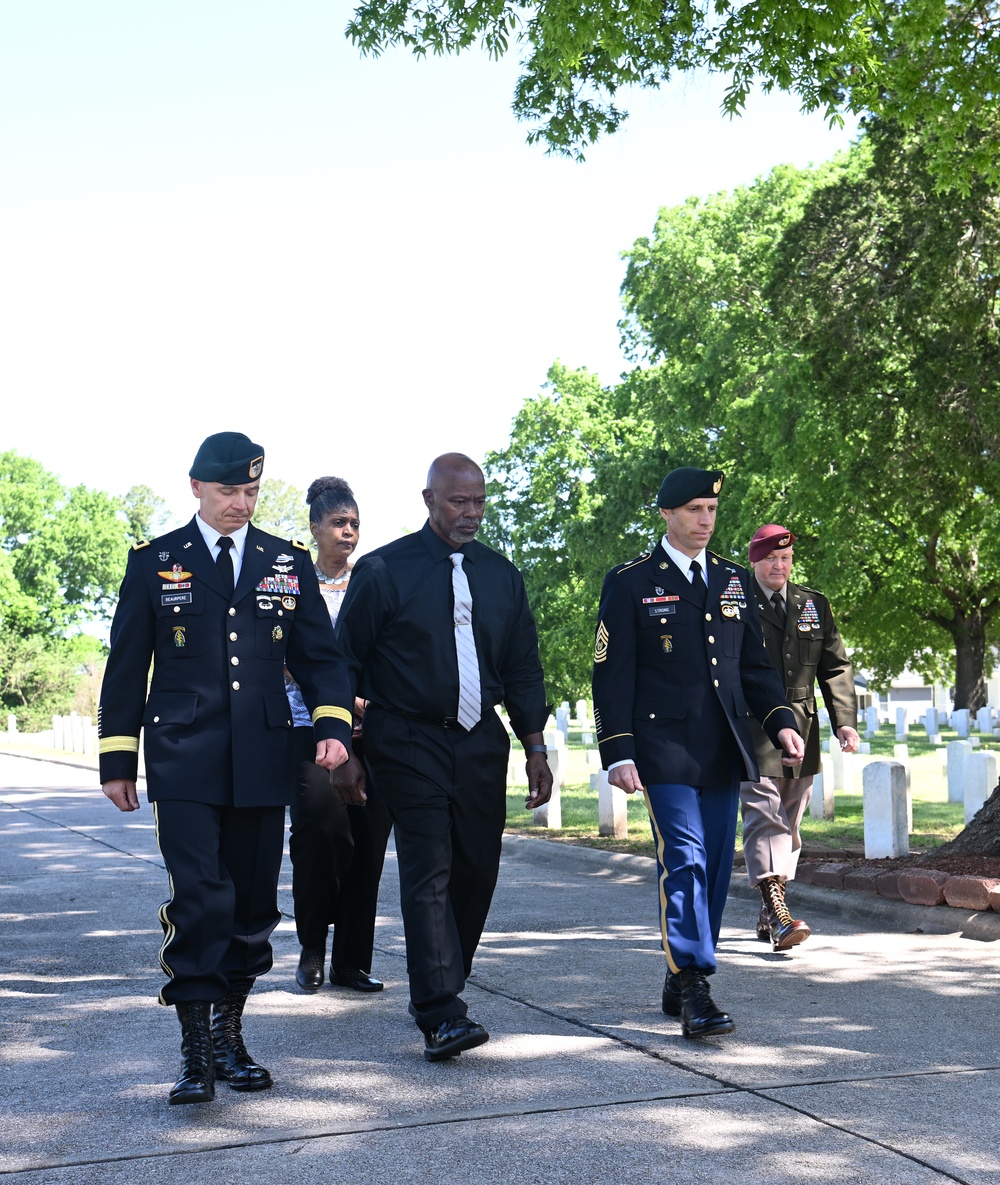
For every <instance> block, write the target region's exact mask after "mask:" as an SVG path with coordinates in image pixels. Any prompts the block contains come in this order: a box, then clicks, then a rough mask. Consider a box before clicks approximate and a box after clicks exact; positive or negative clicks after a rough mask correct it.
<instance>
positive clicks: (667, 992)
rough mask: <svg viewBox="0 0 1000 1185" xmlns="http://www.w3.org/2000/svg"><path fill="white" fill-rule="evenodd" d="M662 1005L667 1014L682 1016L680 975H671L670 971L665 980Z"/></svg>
mask: <svg viewBox="0 0 1000 1185" xmlns="http://www.w3.org/2000/svg"><path fill="white" fill-rule="evenodd" d="M661 1007H662V1008H663V1012H664V1015H666V1016H680V1014H681V985H680V983H678V976H676V975H671V973H670V972H669V971H668V972H667V978H666V979H665V980H664V981H663V1002H662V1004H661Z"/></svg>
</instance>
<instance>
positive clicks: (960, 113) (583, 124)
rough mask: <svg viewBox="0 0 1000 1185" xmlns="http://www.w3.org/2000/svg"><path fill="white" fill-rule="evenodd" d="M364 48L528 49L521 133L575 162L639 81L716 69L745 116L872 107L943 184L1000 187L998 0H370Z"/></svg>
mask: <svg viewBox="0 0 1000 1185" xmlns="http://www.w3.org/2000/svg"><path fill="white" fill-rule="evenodd" d="M347 35H348V37H349V38H350V39H351V40H352V41H353V42H354V43H355V44H356V45H358V46H359V47H360V48H361V50H362V51H363V52H365V53H369V54H372V55H379V54H381V53H383V52H385V50H387V49H389V48H390V47H393V46H402V47H405V48H407V49H409V50H411V51H412V52H413V53H415V54H417V55H420V56H424V55H427V54H445V53H459V52H462V51H464V50H466V49H469V48H470V47H475V46H479V47H480V48H481V49H483V50H484V51H485V52H486V53H487V54H489V56H490V57H493V58H499V57H502V56H504V55H506V54H508V53H510V52H516V53H517V54H518V55H519V64H520V68H521V76H520V78H519V79H518V82H517V84H516V87H515V92H514V99H513V110H514V113H515V115H516V116H517V118H518V119H520V120H522V121H524V122H525V123H527V124H528V129H529V130H528V140H529V141H530V142H536V141H540V142H542V143H544V144H545V145H546V146H547V147H548V149H549V150H550V151H554V152H558V153H565V154H567V155H571V156H576V157H581V158H582V156H583V153H584V150H585V149H586V147H587V145H589V144H592V143H593V142H594V141H595V140H597V139H598V138H599V137H600V136H602V135H604V134H606V133H611V132H614V131H616V130H617V129H618V128H619V127H620V126H621V124H622V122H623V120H625V119H626V118H627V114H628V113H627V111H626V110H625V108H624V107H623V106H621V105H619V99H620V96H621V95H622V93H623V92H627V91H628V89H629V88H634V87H660V86H662V85H664V84H665V83H666V82H668V81H669V80H670V79H671V78H673V77H674V76H675V75H676V74H678V73H682V72H684V71H687V70H692V69H696V68H699V67H707V68H708V69H710V70H711V71H713V72H714V73H717V74H720V75H722V76H724V77H725V78H726V80H727V88H726V93H725V99H724V102H723V110H724V111H725V112H726V113H728V114H729V115H735V114H738V113H739V112H740V111H741V110H742V109H743V107H744V105H745V103H746V100H747V97H748V95H749V93H750V90H751V89H752V87H753V86H754V85H755V84H758V85H760V86H761V87H762V89H763V90H764V91H770V90H772V89H775V88H777V89H780V90H784V91H789V92H792V93H794V94H796V95H797V96H798V97H799V99H800V101H801V104H802V108H803V110H806V111H821V112H823V113H824V114H825V115H826V116H827V118H828V119H830V120H831V121H833V120H837V119H839V118H841V117H842V115H843V113H845V112H852V113H855V114H861V113H866V112H867V113H875V114H878V115H880V116H885V117H889V118H892V119H893V120H895V121H896V122H898V123H899V124H900V125H901V126H904V127H907V128H922V129H924V131H925V132H926V133H927V134H928V135H930V136H931V137H932V139H931V142H930V145H929V149H930V160H931V162H932V166H933V172H934V176H935V184H936V185H938V186H939V187H944V188H948V187H950V186H952V185H955V186H957V187H958V188H959V189H964V188H965V187H966V186H967V185H968V184H969V183H970V182H971V181H972V180H973V179H974V178H976V177H979V176H984V177H987V178H989V179H991V180H993V181H997V180H1000V155H998V152H997V148H998V145H1000V128H998V125H997V119H996V112H995V106H996V98H997V93H998V91H1000V5H998V4H997V3H995V2H993V0H906V2H905V3H904V2H903V0H823V2H820V0H806V2H800V0H755V2H754V3H743V2H741V0H672V2H671V3H669V4H664V3H662V2H661V0H630V2H629V3H627V4H625V3H620V2H618V0H533V2H531V3H529V2H528V0H476V2H475V3H469V4H455V3H453V2H452V0H365V2H363V3H361V4H359V5H358V7H357V8H356V9H355V12H354V17H353V19H352V20H351V21H350V23H349V24H348V26H347Z"/></svg>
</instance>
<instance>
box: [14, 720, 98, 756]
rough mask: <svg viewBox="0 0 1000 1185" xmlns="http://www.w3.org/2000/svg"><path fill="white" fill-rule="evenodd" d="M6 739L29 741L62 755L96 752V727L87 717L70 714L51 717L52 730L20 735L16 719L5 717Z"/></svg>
mask: <svg viewBox="0 0 1000 1185" xmlns="http://www.w3.org/2000/svg"><path fill="white" fill-rule="evenodd" d="M7 737H8V739H9V740H14V739H15V738H17V739H20V740H25V741H30V742H31V744H33V745H39V746H41V747H42V748H45V749H58V750H60V751H61V752H64V753H86V754H90V755H93V754H95V753H96V752H97V748H98V741H97V727H96V725H95V724H94V722H93V720H92V719H91V718H90V717H89V716H79V715H77V713H76V712H71V713H70V715H69V716H53V717H52V728H51V729H46V730H45V731H44V732H32V733H20V732H18V730H17V717H16V716H13V715H9V716H8V717H7Z"/></svg>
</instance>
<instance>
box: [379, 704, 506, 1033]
mask: <svg viewBox="0 0 1000 1185" xmlns="http://www.w3.org/2000/svg"><path fill="white" fill-rule="evenodd" d="M364 741H365V759H366V761H367V763H368V765H369V766H370V767H371V770H372V772H373V774H374V777H375V782H376V785H377V786H378V788H379V792H380V793H381V794H382V796H383V797H384V799H385V802H386V805H387V806H388V808H389V814H390V816H391V817H392V822H393V826H394V833H395V837H396V858H397V861H398V864H399V890H400V901H401V906H402V913H403V928H404V931H405V934H406V964H407V971H408V973H409V978H410V1014H411V1015H412V1016H413V1017H414V1019H415V1020H416V1022H417V1024H418V1025H419V1026H420V1028H421V1029H422V1030H423V1031H424V1032H425V1033H426V1032H428V1031H429V1030H431V1029H433V1028H435V1027H436V1026H437V1025H439V1024H441V1022H442V1021H444V1020H447V1019H449V1018H450V1017H455V1016H465V1015H466V1013H467V1006H466V1003H465V1001H464V1000H462V999H461V998H460V993H461V992H462V991H463V990H464V988H465V981H466V978H467V977H468V975H469V973H470V971H471V969H472V959H473V956H474V955H475V953H476V948H477V947H478V945H479V939H480V938H481V936H482V933H483V928H484V926H485V925H486V917H487V914H488V913H489V909H490V904H491V902H492V900H493V891H494V889H495V888H496V881H497V874H498V872H499V869H500V846H501V839H502V836H503V828H504V823H505V821H506V815H507V757H508V754H509V752H510V740H509V738H508V736H507V731H506V729H505V728H504V726H503V725H502V724H501V722H500V720H499V718H498V716H497V715H496V713H495V712H492V711H490V712H487V713H486V714H485V716H484V717H483V719H482V720H481V721H480V722H479V724H478V725H477V726H476V727H475V728H474V729H473V730H472V732H466V731H465V730H464V729H462V728H444V727H442V726H441V725H440V724H436V723H431V722H429V721H425V720H417V719H413V718H410V717H405V716H402V715H399V714H397V713H394V712H391V711H389V710H387V709H384V708H380V707H378V706H377V705H374V704H373V705H370V706H369V708H368V710H367V712H366V713H365V733H364Z"/></svg>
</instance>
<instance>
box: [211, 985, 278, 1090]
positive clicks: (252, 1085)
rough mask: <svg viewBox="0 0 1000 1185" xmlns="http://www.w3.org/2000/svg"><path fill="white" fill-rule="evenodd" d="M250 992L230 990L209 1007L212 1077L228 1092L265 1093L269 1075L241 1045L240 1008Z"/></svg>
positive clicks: (239, 989) (242, 989) (247, 990)
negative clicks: (227, 1089)
mask: <svg viewBox="0 0 1000 1185" xmlns="http://www.w3.org/2000/svg"><path fill="white" fill-rule="evenodd" d="M249 995H250V989H249V988H248V987H244V988H233V989H231V990H230V991H228V992H227V993H226V995H224V996H223V997H222V999H221V1000H220V1001H219V1002H218V1003H217V1004H214V1005H213V1006H212V1049H213V1051H214V1053H215V1076H216V1077H217V1078H218V1079H220V1080H221V1081H222V1082H228V1083H229V1086H230V1088H231V1089H232V1090H267V1088H268V1087H269V1086H273V1085H274V1082H273V1080H272V1079H271V1075H270V1074H269V1073H268V1072H267V1070H265V1069H264V1067H263V1066H258V1065H257V1063H256V1062H255V1061H254V1060H253V1058H252V1057H251V1056H250V1054H249V1053H247V1047H246V1046H245V1045H244V1044H243V1006H244V1005H245V1004H246V1002H247V996H249Z"/></svg>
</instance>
